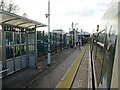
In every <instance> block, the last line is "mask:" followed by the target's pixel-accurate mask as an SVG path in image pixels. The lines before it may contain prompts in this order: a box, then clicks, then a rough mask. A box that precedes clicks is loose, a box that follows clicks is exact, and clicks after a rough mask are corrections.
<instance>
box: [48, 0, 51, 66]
mask: <svg viewBox="0 0 120 90" xmlns="http://www.w3.org/2000/svg"><path fill="white" fill-rule="evenodd" d="M50 64H51V57H50V0H48V65H50Z"/></svg>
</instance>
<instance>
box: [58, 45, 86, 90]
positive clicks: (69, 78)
mask: <svg viewBox="0 0 120 90" xmlns="http://www.w3.org/2000/svg"><path fill="white" fill-rule="evenodd" d="M86 48H87V45H86V46H84V47H83V48H82V50H81V51H80V54H79V55H78V56H77V58H76V59H75V61H74V63H73V64H72V65H71V67H70V68H69V70H68V71H67V72H66V74H65V76H64V77H63V78H62V79H61V81H60V82H59V83H58V85H57V86H56V88H70V87H71V85H72V82H73V80H74V77H75V74H76V73H77V70H78V67H79V64H80V62H81V60H82V58H83V56H84V54H85V50H86Z"/></svg>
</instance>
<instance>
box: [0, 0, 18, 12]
mask: <svg viewBox="0 0 120 90" xmlns="http://www.w3.org/2000/svg"><path fill="white" fill-rule="evenodd" d="M0 9H2V10H5V11H8V12H12V13H16V12H18V11H19V10H20V8H19V6H18V5H16V4H14V3H12V1H10V2H6V1H5V0H1V1H0Z"/></svg>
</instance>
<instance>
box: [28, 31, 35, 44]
mask: <svg viewBox="0 0 120 90" xmlns="http://www.w3.org/2000/svg"><path fill="white" fill-rule="evenodd" d="M28 43H29V44H34V33H30V34H28Z"/></svg>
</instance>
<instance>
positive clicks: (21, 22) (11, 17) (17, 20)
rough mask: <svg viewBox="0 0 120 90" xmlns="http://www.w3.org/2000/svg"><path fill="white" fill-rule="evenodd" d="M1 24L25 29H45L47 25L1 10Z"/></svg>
mask: <svg viewBox="0 0 120 90" xmlns="http://www.w3.org/2000/svg"><path fill="white" fill-rule="evenodd" d="M0 24H9V25H14V26H18V27H23V28H29V29H31V28H35V27H36V28H38V27H45V26H47V25H45V24H43V23H40V22H37V21H34V20H31V19H28V18H25V17H22V16H19V15H16V14H13V13H9V12H7V11H3V10H0Z"/></svg>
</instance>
